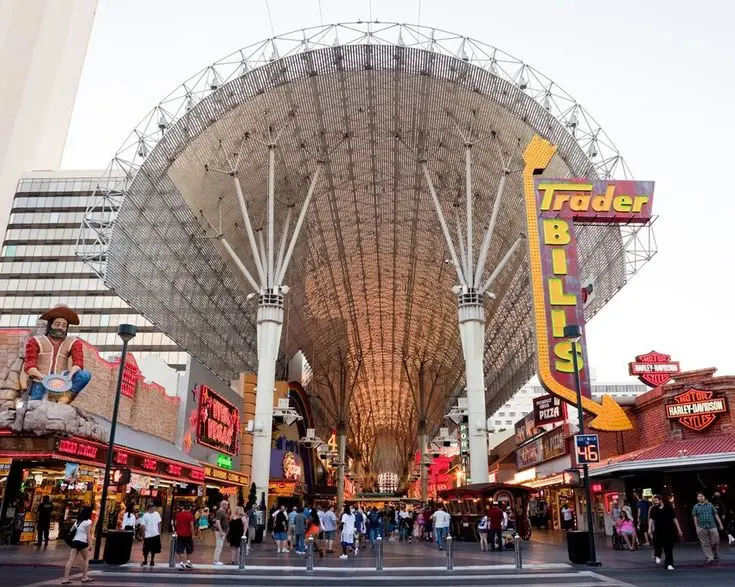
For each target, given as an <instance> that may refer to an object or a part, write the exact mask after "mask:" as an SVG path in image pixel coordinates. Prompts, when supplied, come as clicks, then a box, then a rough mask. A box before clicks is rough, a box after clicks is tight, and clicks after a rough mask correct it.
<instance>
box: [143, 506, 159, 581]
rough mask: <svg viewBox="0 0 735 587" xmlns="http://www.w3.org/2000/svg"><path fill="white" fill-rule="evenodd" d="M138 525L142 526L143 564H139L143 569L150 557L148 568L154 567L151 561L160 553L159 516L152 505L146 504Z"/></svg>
mask: <svg viewBox="0 0 735 587" xmlns="http://www.w3.org/2000/svg"><path fill="white" fill-rule="evenodd" d="M138 525H139V526H143V529H144V534H143V562H142V563H141V564H140V566H141V567H144V566H146V565H147V564H148V555H149V554H150V555H151V562H150V566H153V565H154V562H153V560H154V559H155V558H156V555H157V554H158V553H159V552H161V514H159V513H158V512H157V511H156V508H155V506H154V505H153V503H149V504H148V508H147V511H146V513H144V514H143V515H142V516H141V517H140V520H138Z"/></svg>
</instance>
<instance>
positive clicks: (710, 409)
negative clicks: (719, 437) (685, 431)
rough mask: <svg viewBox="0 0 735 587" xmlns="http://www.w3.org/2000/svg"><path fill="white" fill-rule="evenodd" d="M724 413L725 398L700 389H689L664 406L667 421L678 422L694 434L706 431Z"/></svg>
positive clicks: (725, 410)
mask: <svg viewBox="0 0 735 587" xmlns="http://www.w3.org/2000/svg"><path fill="white" fill-rule="evenodd" d="M725 412H727V401H726V400H725V398H724V397H715V394H714V393H713V392H711V391H704V390H702V389H694V388H692V389H689V390H687V391H685V392H684V393H680V394H679V395H677V396H675V397H674V402H673V403H670V404H666V417H667V418H668V419H669V420H678V421H679V424H681V425H682V426H686V427H687V428H689V429H690V430H694V431H695V432H701V431H702V430H706V429H707V428H709V427H710V426H712V424H714V423H715V420H717V418H718V417H719V415H720V414H724V413H725Z"/></svg>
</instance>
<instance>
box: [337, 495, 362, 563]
mask: <svg viewBox="0 0 735 587" xmlns="http://www.w3.org/2000/svg"><path fill="white" fill-rule="evenodd" d="M340 528H341V530H342V532H341V534H340V542H341V543H342V554H341V555H340V557H339V558H341V559H345V558H347V557H348V556H349V555H348V553H349V552H354V553H355V556H357V553H358V552H359V550H360V547H359V546H358V547H355V546H354V544H355V514H353V513H352V508H350V506H348V505H346V504H345V507H344V510H343V511H342V517H341V518H340Z"/></svg>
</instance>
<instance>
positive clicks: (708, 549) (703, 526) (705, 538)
mask: <svg viewBox="0 0 735 587" xmlns="http://www.w3.org/2000/svg"><path fill="white" fill-rule="evenodd" d="M692 519H693V520H694V527H695V528H696V529H697V538H699V544H700V545H701V546H702V552H703V553H704V560H705V562H707V563H713V562H715V563H718V562H720V533H719V532H718V531H717V529H718V528H719V529H720V530H724V526H723V525H722V520H721V519H720V516H719V514H718V513H717V510H716V509H715V506H713V505H712V504H711V503H710V502H708V501H707V498H706V497H705V496H704V493H702V492H701V491H700V492H699V493H697V503H696V504H694V507H693V508H692Z"/></svg>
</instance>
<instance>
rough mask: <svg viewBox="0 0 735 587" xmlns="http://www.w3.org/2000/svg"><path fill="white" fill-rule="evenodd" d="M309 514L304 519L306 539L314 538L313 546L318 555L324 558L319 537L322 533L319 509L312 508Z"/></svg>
mask: <svg viewBox="0 0 735 587" xmlns="http://www.w3.org/2000/svg"><path fill="white" fill-rule="evenodd" d="M309 514H310V515H309V517H308V518H307V520H306V539H307V540H308V539H309V538H313V539H314V548H316V550H317V552H318V553H319V556H320V557H321V558H324V548H323V545H322V541H321V538H320V536H321V534H322V522H321V519H320V518H319V509H318V508H312V510H311V511H310V512H309Z"/></svg>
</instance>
